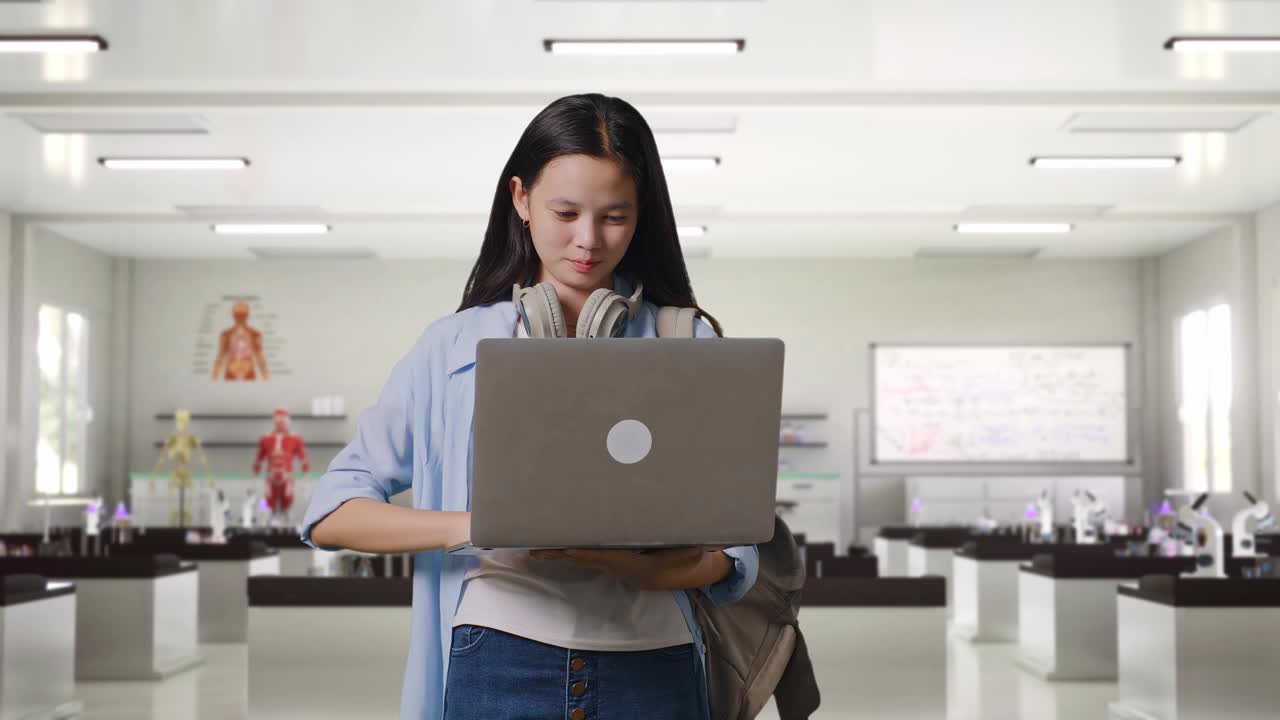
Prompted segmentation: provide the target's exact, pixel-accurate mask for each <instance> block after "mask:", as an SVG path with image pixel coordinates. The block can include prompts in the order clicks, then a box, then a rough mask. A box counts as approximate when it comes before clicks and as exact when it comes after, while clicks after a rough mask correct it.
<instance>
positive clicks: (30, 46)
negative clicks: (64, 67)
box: [0, 35, 107, 53]
mask: <svg viewBox="0 0 1280 720" xmlns="http://www.w3.org/2000/svg"><path fill="white" fill-rule="evenodd" d="M106 49H107V41H106V40H104V39H103V38H102V37H101V36H99V35H0V53H95V52H99V51H102V50H106Z"/></svg>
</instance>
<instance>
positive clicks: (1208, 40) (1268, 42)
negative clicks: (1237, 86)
mask: <svg viewBox="0 0 1280 720" xmlns="http://www.w3.org/2000/svg"><path fill="white" fill-rule="evenodd" d="M1164 49H1165V50H1173V51H1174V52H1241V53H1268V52H1280V36H1274V35H1272V36H1265V35H1253V36H1250V35H1235V36H1232V35H1219V36H1213V35H1203V36H1199V37H1171V38H1169V40H1168V41H1167V42H1165V44H1164Z"/></svg>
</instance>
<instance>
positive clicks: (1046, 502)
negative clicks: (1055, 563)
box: [1036, 490, 1054, 542]
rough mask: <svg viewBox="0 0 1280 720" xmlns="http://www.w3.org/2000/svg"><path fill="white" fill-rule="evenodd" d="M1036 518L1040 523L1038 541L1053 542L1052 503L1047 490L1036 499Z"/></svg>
mask: <svg viewBox="0 0 1280 720" xmlns="http://www.w3.org/2000/svg"><path fill="white" fill-rule="evenodd" d="M1036 517H1037V519H1039V521H1040V540H1041V541H1043V542H1053V530H1054V528H1053V501H1052V500H1050V499H1049V491H1048V490H1045V491H1043V492H1041V493H1040V497H1038V498H1036Z"/></svg>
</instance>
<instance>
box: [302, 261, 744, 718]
mask: <svg viewBox="0 0 1280 720" xmlns="http://www.w3.org/2000/svg"><path fill="white" fill-rule="evenodd" d="M615 277H616V281H615V283H614V289H615V290H616V291H617V292H618V293H620V294H622V295H630V294H631V291H632V289H631V287H630V286H629V284H628V283H627V281H626V280H625V279H623V278H622V277H621V276H620V275H617V276H615ZM516 318H517V314H516V309H515V306H514V304H513V303H512V302H510V301H506V302H498V303H494V304H492V305H484V306H480V307H474V308H469V309H467V310H464V311H462V312H459V313H455V314H453V315H449V316H447V317H444V318H441V319H440V320H437V321H436V322H434V323H432V324H431V325H430V326H429V327H428V328H427V329H426V331H425V332H423V334H422V336H421V337H419V338H418V341H417V342H416V343H415V344H414V346H413V348H412V349H411V350H410V351H409V354H408V355H407V356H405V357H404V358H403V359H402V360H401V361H400V362H399V363H397V364H396V366H395V368H394V369H392V371H391V377H390V378H389V379H388V380H387V384H386V386H385V387H384V388H383V390H382V394H381V395H380V396H379V398H378V402H377V404H376V405H374V406H373V407H371V408H369V409H368V410H366V411H365V412H364V413H363V414H362V415H361V416H360V421H359V423H358V427H357V430H356V437H355V439H354V440H352V441H351V443H350V444H349V445H347V447H346V448H344V449H343V450H342V452H340V453H338V456H337V457H335V458H334V460H333V462H332V463H330V464H329V469H328V471H326V472H325V474H324V477H322V478H321V479H320V481H319V483H317V485H316V489H315V492H314V494H313V495H312V497H311V503H310V504H309V505H308V506H307V513H306V516H305V519H304V520H303V525H302V540H303V542H306V543H307V544H309V545H311V546H312V547H316V545H315V544H314V543H312V541H311V529H312V528H313V527H314V526H315V524H316V523H318V522H319V521H320V520H322V519H324V518H325V517H326V516H327V515H329V513H331V512H333V511H334V510H336V509H337V508H338V506H339V505H341V504H342V503H344V502H346V501H347V500H351V499H352V498H360V497H363V498H370V499H373V500H379V501H381V502H387V501H388V500H389V499H390V497H391V496H392V495H395V494H397V493H400V492H403V491H405V490H409V489H412V490H413V506H414V507H416V508H422V509H425V510H454V511H465V510H468V509H469V508H470V493H471V449H472V415H473V413H474V409H475V360H476V343H478V342H479V341H480V340H481V339H483V338H509V337H512V336H513V334H514V333H515V324H516ZM656 320H657V308H656V307H655V306H654V305H653V304H651V303H647V302H646V303H644V306H643V308H642V309H641V310H640V312H639V313H638V314H637V316H636V317H634V318H632V319H631V321H630V322H629V323H628V325H627V329H626V336H627V337H655V336H656V335H657V332H656ZM694 334H695V335H696V336H697V337H713V336H714V335H715V331H714V330H712V328H711V326H710V325H708V324H707V323H705V322H703V321H702V320H698V322H697V325H696V328H695V333H694ZM732 501H733V500H732V498H725V502H732ZM322 549H332V548H322ZM725 553H726V554H727V555H729V557H730V558H731V559H732V560H733V561H734V567H733V570H732V572H730V574H729V576H728V577H726V578H725V579H724V580H722V581H720V582H719V583H716V584H715V585H711V586H709V587H705V588H702V589H701V592H702V593H704V594H705V595H706V596H707V597H708V598H709V599H710V600H711V602H712V603H713V604H715V605H717V606H720V605H728V604H730V603H733V602H736V601H737V600H738V599H740V598H741V597H742V596H743V595H745V594H746V593H747V591H748V590H750V589H751V587H752V585H754V584H755V581H756V573H757V571H758V569H759V553H758V552H757V550H756V548H755V547H754V546H745V547H734V548H729V549H728V550H726V551H725ZM473 562H474V559H473V558H471V557H468V556H454V555H447V554H445V553H443V552H440V551H431V552H421V553H417V554H415V555H414V570H413V621H412V626H411V628H410V631H409V632H410V636H409V659H408V663H407V666H406V667H405V673H404V688H403V690H402V694H401V699H400V717H401V720H440V719H441V718H442V716H443V714H444V681H445V677H446V674H447V672H448V669H449V645H450V642H451V640H452V627H453V615H454V612H455V611H456V610H457V608H458V602H459V600H460V599H461V597H462V583H463V579H464V576H465V575H466V571H467V569H468V567H470V566H471V564H472V563H473ZM673 593H674V595H675V598H676V602H677V603H678V604H679V605H680V609H681V611H682V612H683V613H684V618H685V622H686V623H687V624H688V625H689V631H690V633H691V634H692V635H693V638H694V642H695V644H696V645H697V648H698V654H699V656H700V657H701V656H702V654H703V648H704V645H703V641H702V632H701V629H700V628H699V626H698V622H697V619H696V617H695V615H694V612H693V609H692V607H691V606H690V604H689V599H688V598H687V597H686V596H685V594H684V591H682V590H677V591H673Z"/></svg>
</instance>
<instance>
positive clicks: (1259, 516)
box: [1231, 490, 1276, 558]
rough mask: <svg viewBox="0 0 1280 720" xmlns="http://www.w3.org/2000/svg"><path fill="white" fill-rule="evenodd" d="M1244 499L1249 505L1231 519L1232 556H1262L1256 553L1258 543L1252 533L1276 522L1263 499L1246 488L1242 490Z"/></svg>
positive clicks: (1269, 507)
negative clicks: (1250, 523) (1250, 520)
mask: <svg viewBox="0 0 1280 720" xmlns="http://www.w3.org/2000/svg"><path fill="white" fill-rule="evenodd" d="M1244 499H1245V500H1248V501H1249V507H1247V508H1245V509H1244V510H1241V511H1240V512H1238V513H1236V516H1235V518H1234V519H1232V521H1231V554H1232V556H1234V557H1242V558H1243V557H1262V556H1261V555H1259V554H1258V545H1257V542H1255V538H1254V533H1256V532H1257V531H1259V530H1265V529H1267V528H1269V527H1272V526H1274V525H1275V524H1276V518H1275V516H1274V515H1272V514H1271V506H1270V505H1268V504H1267V502H1266V501H1265V500H1258V499H1257V498H1255V497H1254V496H1253V495H1252V494H1251V493H1250V492H1249V491H1248V490H1245V491H1244ZM1251 517H1252V518H1253V519H1254V520H1255V521H1256V522H1255V523H1254V526H1253V530H1252V531H1250V530H1249V518H1251Z"/></svg>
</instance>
